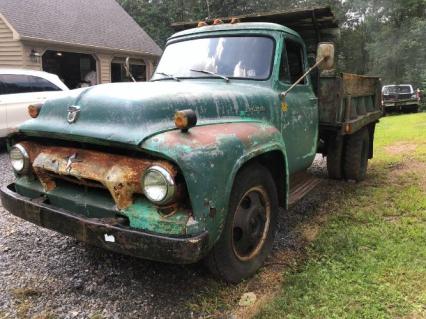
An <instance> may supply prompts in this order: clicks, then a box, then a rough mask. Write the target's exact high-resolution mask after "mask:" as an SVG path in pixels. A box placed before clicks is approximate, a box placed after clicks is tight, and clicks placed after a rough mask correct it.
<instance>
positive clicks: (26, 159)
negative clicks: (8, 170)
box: [9, 143, 30, 175]
mask: <svg viewBox="0 0 426 319" xmlns="http://www.w3.org/2000/svg"><path fill="white" fill-rule="evenodd" d="M14 149H17V150H18V151H19V153H20V154H21V155H22V160H23V164H22V168H21V169H16V167H15V166H14V165H13V160H12V157H11V153H12V151H13V150H14ZM9 160H10V164H11V165H12V168H13V171H14V172H15V173H16V174H19V175H23V174H26V173H28V170H29V168H30V157H29V155H28V152H27V150H26V149H25V147H24V146H23V145H22V144H20V143H17V144H15V145H13V146H12V147H11V148H10V150H9Z"/></svg>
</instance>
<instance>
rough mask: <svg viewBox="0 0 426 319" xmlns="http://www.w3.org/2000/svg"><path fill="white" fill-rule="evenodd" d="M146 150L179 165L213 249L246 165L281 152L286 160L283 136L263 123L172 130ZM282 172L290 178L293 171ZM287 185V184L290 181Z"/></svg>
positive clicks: (152, 140)
mask: <svg viewBox="0 0 426 319" xmlns="http://www.w3.org/2000/svg"><path fill="white" fill-rule="evenodd" d="M141 146H142V148H143V149H145V150H147V151H149V152H151V153H154V154H156V155H158V156H161V157H163V158H166V159H169V160H171V161H173V162H175V163H176V164H177V165H178V166H179V168H180V169H181V171H182V174H183V176H184V178H185V181H186V184H187V188H188V192H189V197H190V200H191V204H192V210H193V214H194V218H195V219H196V220H197V221H198V222H199V223H200V224H201V225H204V230H208V232H209V234H210V236H209V238H210V245H213V244H214V243H215V242H216V240H217V239H218V238H219V236H220V234H221V230H222V228H223V224H224V220H225V217H226V213H227V210H228V203H229V198H230V195H231V190H232V185H233V182H234V178H235V175H236V174H237V172H238V170H239V169H240V168H241V166H243V165H244V163H246V162H247V161H249V160H250V159H252V158H254V157H256V156H258V155H261V154H263V153H266V152H269V151H277V150H278V151H281V152H282V154H283V156H284V158H287V157H286V148H285V144H284V141H283V139H282V136H281V133H280V132H279V131H278V130H277V129H276V128H275V127H274V126H272V125H270V124H269V123H264V122H238V123H223V124H212V125H204V126H196V127H194V128H192V129H190V130H189V132H187V133H183V132H181V131H179V130H173V131H168V132H164V133H160V134H158V135H155V136H153V137H151V138H149V139H147V140H145V141H144V142H143V143H142V145H141ZM285 163H287V161H285ZM283 169H285V172H286V174H285V176H288V168H287V167H284V168H283ZM285 183H286V185H285V186H288V178H287V181H285ZM285 189H288V187H285Z"/></svg>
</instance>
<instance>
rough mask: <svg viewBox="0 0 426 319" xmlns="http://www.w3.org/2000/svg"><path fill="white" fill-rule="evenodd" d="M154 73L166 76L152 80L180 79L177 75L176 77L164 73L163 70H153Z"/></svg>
mask: <svg viewBox="0 0 426 319" xmlns="http://www.w3.org/2000/svg"><path fill="white" fill-rule="evenodd" d="M155 74H160V75H164V76H166V77H165V78H162V79H157V80H154V81H158V80H169V79H173V80H175V81H177V82H179V81H180V79H179V78H178V77H176V76H174V75H172V74H167V73H164V72H155Z"/></svg>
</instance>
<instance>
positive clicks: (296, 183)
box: [288, 172, 321, 206]
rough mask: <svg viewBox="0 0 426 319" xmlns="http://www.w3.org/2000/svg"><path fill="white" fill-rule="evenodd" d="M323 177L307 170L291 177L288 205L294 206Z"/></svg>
mask: <svg viewBox="0 0 426 319" xmlns="http://www.w3.org/2000/svg"><path fill="white" fill-rule="evenodd" d="M320 183H321V179H319V178H317V177H315V176H312V175H311V174H308V173H307V172H301V173H297V174H295V175H294V176H292V177H291V178H290V195H289V200H288V206H292V205H294V204H295V203H297V202H298V201H299V200H301V199H302V198H303V197H305V195H307V194H308V193H309V192H310V191H311V190H313V189H314V188H315V187H316V186H318V184H320Z"/></svg>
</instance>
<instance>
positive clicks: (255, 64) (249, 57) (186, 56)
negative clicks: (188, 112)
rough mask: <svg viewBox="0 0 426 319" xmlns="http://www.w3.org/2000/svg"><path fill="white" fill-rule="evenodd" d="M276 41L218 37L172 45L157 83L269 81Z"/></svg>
mask: <svg viewBox="0 0 426 319" xmlns="http://www.w3.org/2000/svg"><path fill="white" fill-rule="evenodd" d="M273 51H274V40H273V39H271V38H269V37H261V36H253V37H248V36H244V37H214V38H203V39H194V40H187V41H182V42H177V43H172V44H170V45H168V46H167V47H166V49H165V51H164V54H163V56H162V58H161V60H160V63H159V65H158V67H157V70H156V72H155V74H154V77H153V80H161V79H170V78H173V77H174V78H193V77H217V75H220V76H222V77H226V78H244V79H256V80H266V79H267V78H269V75H270V73H271V66H272V57H273Z"/></svg>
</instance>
